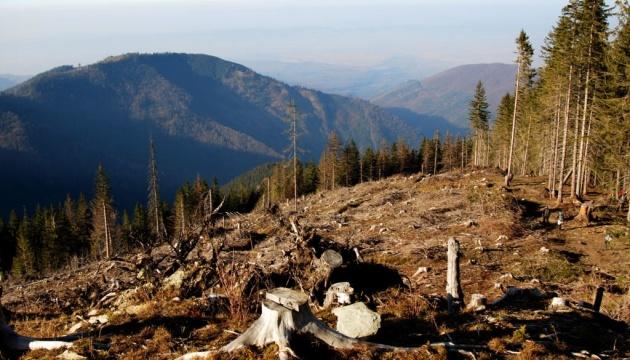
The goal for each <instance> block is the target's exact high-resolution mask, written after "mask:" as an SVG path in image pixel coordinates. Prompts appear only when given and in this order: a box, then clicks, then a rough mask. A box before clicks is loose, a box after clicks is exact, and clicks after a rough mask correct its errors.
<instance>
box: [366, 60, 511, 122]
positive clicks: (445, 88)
mask: <svg viewBox="0 0 630 360" xmlns="http://www.w3.org/2000/svg"><path fill="white" fill-rule="evenodd" d="M515 76H516V66H515V65H512V64H501V63H494V64H471V65H462V66H457V67H454V68H451V69H448V70H446V71H443V72H440V73H438V74H436V75H433V76H430V77H428V78H426V79H424V80H422V81H419V80H408V81H405V82H403V83H402V84H400V85H399V86H398V87H396V88H395V89H393V90H391V91H388V92H386V93H384V94H381V95H378V96H375V97H373V98H372V99H371V101H372V102H373V103H375V104H377V105H379V106H381V107H384V108H393V109H406V110H408V111H411V112H412V113H415V114H419V115H424V116H434V117H441V118H444V119H446V120H447V121H449V122H450V123H451V124H453V125H455V126H458V127H463V128H467V127H468V106H469V103H470V100H471V99H472V96H473V93H474V90H475V86H476V85H477V82H478V81H482V82H483V84H484V87H485V89H486V95H487V97H488V103H489V105H490V108H489V110H490V111H491V112H493V113H494V112H495V110H496V108H497V106H498V105H499V102H500V100H501V97H502V96H503V95H505V94H506V93H508V92H511V91H513V90H514V78H515ZM399 111H400V110H399Z"/></svg>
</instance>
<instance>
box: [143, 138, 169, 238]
mask: <svg viewBox="0 0 630 360" xmlns="http://www.w3.org/2000/svg"><path fill="white" fill-rule="evenodd" d="M158 176H159V175H158V168H157V159H156V155H155V143H154V142H153V138H150V139H149V186H148V199H147V210H148V211H149V217H150V219H151V222H150V229H151V235H152V236H153V241H151V242H152V243H158V244H161V243H162V242H163V241H164V238H165V237H166V227H165V226H164V215H163V212H162V203H161V202H160V187H159V179H158Z"/></svg>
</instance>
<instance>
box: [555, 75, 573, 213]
mask: <svg viewBox="0 0 630 360" xmlns="http://www.w3.org/2000/svg"><path fill="white" fill-rule="evenodd" d="M572 77H573V65H571V66H570V67H569V81H568V89H567V99H566V104H565V109H564V130H563V134H562V155H561V156H560V171H558V175H559V176H558V177H559V178H560V181H559V182H558V204H562V189H563V188H564V179H563V177H564V165H565V162H566V157H567V135H568V132H569V112H570V110H571V86H572V83H571V79H572Z"/></svg>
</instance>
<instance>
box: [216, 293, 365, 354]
mask: <svg viewBox="0 0 630 360" xmlns="http://www.w3.org/2000/svg"><path fill="white" fill-rule="evenodd" d="M294 333H310V334H312V335H314V336H315V337H316V338H318V339H320V340H322V341H324V342H325V343H326V344H328V345H330V346H332V347H334V348H337V349H350V348H352V347H354V346H355V345H356V344H357V342H358V340H355V339H353V338H350V337H347V336H345V335H343V334H341V333H339V332H337V331H335V330H333V329H331V328H329V327H328V326H326V324H324V323H323V322H321V321H320V320H319V319H317V318H316V317H315V316H314V315H313V313H312V312H311V309H310V308H309V306H308V296H306V295H305V294H303V293H301V292H299V291H295V290H291V289H287V288H276V289H273V290H271V291H269V292H267V295H266V299H265V300H263V302H262V310H261V314H260V317H259V318H258V320H256V321H254V323H253V324H252V325H251V326H250V327H249V328H248V329H247V330H246V331H245V332H244V333H243V334H241V335H240V336H239V337H238V338H236V339H235V340H234V341H232V342H231V343H229V344H227V345H225V346H224V347H223V348H221V350H222V351H225V352H231V351H234V350H237V349H240V348H242V347H244V346H250V345H254V346H257V347H264V346H266V345H268V344H271V343H275V344H276V345H278V348H279V349H280V350H279V354H278V356H279V358H280V360H285V359H288V355H289V354H291V355H294V354H293V350H291V348H290V347H289V340H290V338H291V335H292V334H294Z"/></svg>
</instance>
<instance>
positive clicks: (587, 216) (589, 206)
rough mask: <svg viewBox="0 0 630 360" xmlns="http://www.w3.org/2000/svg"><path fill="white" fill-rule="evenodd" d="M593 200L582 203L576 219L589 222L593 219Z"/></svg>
mask: <svg viewBox="0 0 630 360" xmlns="http://www.w3.org/2000/svg"><path fill="white" fill-rule="evenodd" d="M592 212H593V202H592V201H586V202H584V203H582V205H580V212H579V213H578V215H577V216H576V218H575V219H576V220H578V221H581V222H584V223H586V224H589V223H590V222H591V220H592V215H591V213H592Z"/></svg>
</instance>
